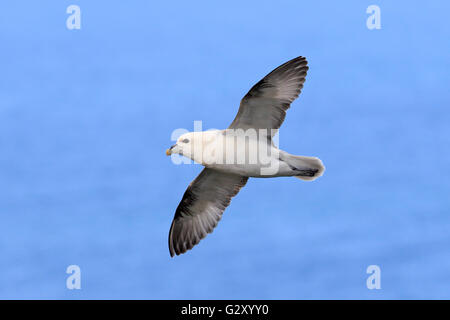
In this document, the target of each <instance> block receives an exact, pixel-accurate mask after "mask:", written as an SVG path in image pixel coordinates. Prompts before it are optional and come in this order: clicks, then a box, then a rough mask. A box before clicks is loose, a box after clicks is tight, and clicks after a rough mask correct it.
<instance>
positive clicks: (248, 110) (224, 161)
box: [166, 57, 325, 256]
mask: <svg viewBox="0 0 450 320" xmlns="http://www.w3.org/2000/svg"><path fill="white" fill-rule="evenodd" d="M307 70H308V66H307V62H306V59H305V58H304V57H298V58H295V59H292V60H290V61H288V62H286V63H285V64H283V65H281V66H279V67H278V68H276V69H275V70H273V71H272V72H270V73H269V74H268V75H267V76H265V77H264V78H263V79H262V80H260V81H259V82H258V83H257V84H255V85H254V86H253V87H252V88H251V89H250V91H249V92H248V93H247V94H246V95H245V96H244V98H243V99H242V100H241V104H240V107H239V110H238V113H237V115H236V117H235V119H234V120H233V122H232V123H231V125H230V126H229V127H228V128H227V129H225V130H210V131H202V132H189V133H186V134H183V135H181V136H180V137H179V138H178V140H177V142H176V144H175V145H173V146H172V147H171V148H170V149H168V150H167V151H166V154H167V155H171V154H180V155H183V156H185V157H187V158H190V159H192V160H193V161H195V162H197V163H199V164H201V165H203V166H204V167H205V169H203V171H202V172H201V173H200V174H199V176H198V177H197V178H195V180H194V181H192V182H191V184H190V185H189V187H188V189H187V190H186V192H185V193H184V195H183V198H182V200H181V202H180V204H179V205H178V207H177V209H176V211H175V217H174V219H173V222H172V226H171V228H170V232H169V251H170V255H171V256H174V255H179V254H181V253H184V252H186V251H187V250H189V249H192V248H193V247H194V246H195V245H196V244H198V243H199V242H200V240H201V239H203V238H204V237H206V235H207V234H208V233H211V232H212V231H213V229H214V228H215V227H216V226H217V223H218V222H219V220H220V219H221V217H222V213H223V212H224V210H225V209H226V207H227V206H228V205H229V204H230V201H231V198H232V197H234V196H235V195H236V194H237V193H238V192H239V190H240V189H241V188H242V187H243V186H245V184H246V183H247V181H248V179H249V178H250V177H256V178H273V177H296V178H299V179H302V180H306V181H312V180H315V179H316V178H318V177H320V176H321V175H322V174H323V172H324V170H325V168H324V166H323V164H322V161H321V160H320V159H319V158H315V157H306V156H295V155H292V154H289V153H287V152H285V151H283V150H280V149H279V148H278V147H277V146H276V145H275V143H274V135H275V134H276V133H277V131H278V129H279V128H280V126H281V124H282V123H283V121H284V118H285V116H286V111H287V109H289V107H290V104H291V103H292V101H294V100H295V99H296V98H297V97H298V95H299V94H300V91H301V89H302V88H303V83H304V81H305V77H306V72H307Z"/></svg>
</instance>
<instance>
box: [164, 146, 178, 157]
mask: <svg viewBox="0 0 450 320" xmlns="http://www.w3.org/2000/svg"><path fill="white" fill-rule="evenodd" d="M175 147H176V144H174V145H173V146H171V147H170V148H169V149H167V150H166V156H170V155H171V154H172V149H173V148H175Z"/></svg>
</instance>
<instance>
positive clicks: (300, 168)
mask: <svg viewBox="0 0 450 320" xmlns="http://www.w3.org/2000/svg"><path fill="white" fill-rule="evenodd" d="M283 158H284V159H283V160H284V161H285V162H286V163H287V164H288V165H289V166H290V167H291V169H292V170H293V173H294V174H293V176H294V177H296V178H299V179H301V180H306V181H313V180H316V179H317V178H318V177H320V176H321V175H323V172H324V171H325V167H324V165H323V163H322V161H321V160H320V159H319V158H315V157H305V156H294V155H292V154H288V153H286V154H284V157H283Z"/></svg>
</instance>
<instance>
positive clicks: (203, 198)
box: [169, 168, 248, 257]
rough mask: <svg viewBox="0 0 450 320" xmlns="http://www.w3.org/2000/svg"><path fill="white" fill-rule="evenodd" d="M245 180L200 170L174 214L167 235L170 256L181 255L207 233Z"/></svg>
mask: <svg viewBox="0 0 450 320" xmlns="http://www.w3.org/2000/svg"><path fill="white" fill-rule="evenodd" d="M247 180H248V177H243V176H239V175H235V174H229V173H225V172H221V171H217V170H212V169H207V168H205V169H203V171H202V172H201V173H200V174H199V175H198V176H197V178H195V180H194V181H192V182H191V184H190V185H189V187H188V188H187V190H186V192H185V193H184V195H183V199H182V200H181V202H180V204H179V205H178V208H177V210H176V212H175V217H174V219H173V221H172V226H171V227H170V232H169V251H170V256H172V257H173V256H174V255H175V254H176V255H179V254H182V253H185V252H186V251H187V250H190V249H192V248H193V247H194V246H195V245H196V244H198V243H199V242H200V240H201V239H203V238H204V237H206V235H207V234H208V233H211V232H212V231H213V229H214V228H215V227H216V226H217V223H218V222H219V220H220V219H221V218H222V213H223V212H224V210H225V209H226V207H228V205H229V204H230V201H231V198H232V197H234V196H235V195H236V194H237V193H238V192H239V190H240V189H241V188H242V187H243V186H245V184H246V183H247Z"/></svg>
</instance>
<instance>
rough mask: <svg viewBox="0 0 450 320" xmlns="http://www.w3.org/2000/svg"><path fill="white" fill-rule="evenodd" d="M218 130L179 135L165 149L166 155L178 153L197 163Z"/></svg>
mask: <svg viewBox="0 0 450 320" xmlns="http://www.w3.org/2000/svg"><path fill="white" fill-rule="evenodd" d="M217 132H218V130H211V131H202V132H188V133H185V134H183V135H181V136H180V137H179V138H178V139H177V142H176V143H175V144H174V145H173V146H171V147H170V148H169V149H167V150H166V155H168V156H170V155H172V154H180V155H182V156H185V157H187V158H190V159H192V160H194V161H196V162H198V163H202V160H201V159H202V157H203V156H204V155H203V153H204V152H205V150H206V147H207V146H208V145H209V144H210V143H212V142H214V141H215V138H216V137H217Z"/></svg>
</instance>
